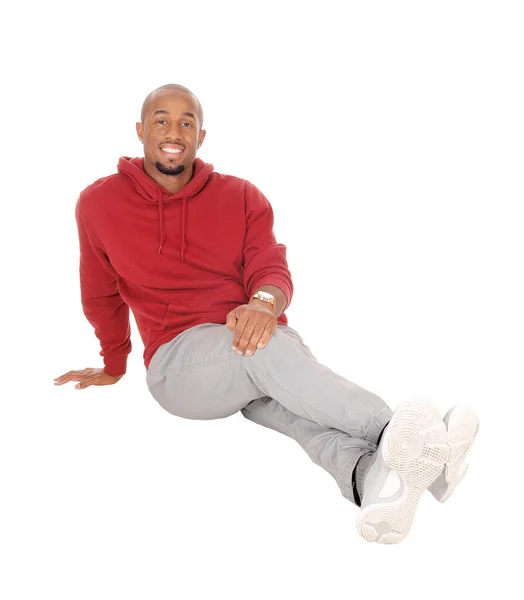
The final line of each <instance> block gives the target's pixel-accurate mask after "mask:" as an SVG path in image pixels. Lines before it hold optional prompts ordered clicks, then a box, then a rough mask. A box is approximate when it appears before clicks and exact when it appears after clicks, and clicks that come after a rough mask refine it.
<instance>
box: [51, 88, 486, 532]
mask: <svg viewBox="0 0 524 600" xmlns="http://www.w3.org/2000/svg"><path fill="white" fill-rule="evenodd" d="M202 126H203V112H202V107H201V105H200V102H199V101H198V99H197V98H196V97H195V96H194V95H193V94H192V93H191V92H190V91H189V90H188V89H186V88H184V87H183V86H180V85H174V84H170V85H166V86H163V87H161V88H158V89H156V90H154V91H153V92H152V93H151V94H149V96H148V97H147V98H146V100H145V101H144V104H143V107H142V114H141V122H140V123H137V125H136V130H137V134H138V137H139V139H140V141H141V142H142V143H143V145H144V158H143V159H140V158H127V157H122V158H121V159H120V161H119V163H118V173H116V174H114V175H110V176H109V177H105V178H102V179H100V180H98V181H96V182H95V183H93V184H92V185H90V186H89V187H87V188H86V189H85V190H84V191H83V192H82V193H81V194H80V198H79V200H78V202H77V205H76V220H77V224H78V233H79V240H80V283H81V297H82V305H83V310H84V313H85V315H86V317H87V319H88V320H89V322H90V323H91V325H92V326H93V327H94V330H95V334H96V335H97V337H98V339H99V340H100V344H101V348H102V350H101V352H100V354H101V356H103V359H104V368H103V369H102V368H96V369H84V370H81V371H70V372H69V373H66V374H65V375H62V376H61V377H58V378H57V379H56V380H55V383H56V385H63V384H64V383H67V382H71V381H75V382H77V385H76V388H78V389H85V388H87V387H89V386H92V385H112V384H114V383H117V382H118V381H119V380H120V379H121V377H122V376H123V375H124V374H125V372H126V362H127V356H128V354H129V353H130V352H131V340H130V326H129V310H130V309H131V310H132V311H133V314H134V316H135V319H136V322H137V326H138V329H139V331H140V335H141V338H142V340H143V342H144V347H145V350H144V362H145V366H146V368H147V385H148V389H149V390H150V392H151V394H152V395H153V397H154V398H155V399H156V400H157V401H158V402H159V403H160V405H161V406H162V407H163V408H164V409H166V410H167V411H168V412H170V413H172V414H174V415H177V416H180V417H184V418H187V419H219V418H224V417H227V416H229V415H232V414H234V413H236V412H237V411H241V412H242V414H243V415H244V416H245V417H246V418H248V419H250V420H252V421H254V422H256V423H259V424H261V425H264V426H266V427H269V428H272V429H275V430H277V431H280V432H282V433H284V434H286V435H288V436H290V437H292V438H293V439H295V440H296V441H297V442H298V443H299V444H300V445H301V446H302V447H303V448H304V450H305V451H306V452H307V454H308V455H309V457H310V458H311V460H313V461H314V462H315V463H316V464H318V465H320V466H322V467H323V468H324V469H326V470H327V471H328V472H329V473H331V475H332V476H333V477H334V478H335V480H336V482H337V484H338V485H339V487H340V490H341V492H342V494H343V495H344V497H345V498H347V499H348V500H350V501H351V502H354V503H356V504H357V505H359V506H361V511H360V514H359V517H358V521H357V526H358V530H359V532H360V533H361V535H362V536H363V537H364V538H365V539H366V540H368V541H376V542H380V543H386V544H391V543H397V542H400V541H401V540H403V539H404V538H405V537H406V535H407V534H408V532H409V530H410V527H411V523H412V521H413V518H414V515H415V511H416V508H417V505H418V502H419V499H420V497H421V495H422V494H423V493H424V491H425V490H427V489H429V490H430V492H431V493H432V494H433V495H434V496H435V497H436V498H437V499H438V500H440V501H442V502H443V501H445V500H446V499H447V498H448V497H449V495H450V494H451V493H452V492H453V490H454V489H455V487H456V485H457V484H458V483H459V482H460V480H461V479H462V477H463V476H464V473H465V471H466V463H465V457H466V454H467V452H468V451H469V449H470V447H471V445H472V444H473V442H474V440H475V436H476V433H477V429H478V420H477V417H476V415H475V413H474V412H473V411H472V410H471V409H468V408H465V407H455V408H453V409H451V410H450V411H449V412H448V413H447V414H446V416H445V417H444V419H442V416H441V415H440V413H439V412H438V411H437V410H436V408H435V407H433V406H432V405H430V404H428V403H425V402H417V401H413V402H406V403H403V404H401V405H400V406H399V407H398V409H397V410H396V411H395V413H394V414H393V412H392V411H391V409H390V408H389V407H388V406H387V405H386V404H385V403H384V401H383V400H382V399H381V398H379V397H378V396H376V395H374V394H372V393H370V392H368V391H366V390H364V389H362V388H360V387H359V386H357V385H355V384H354V383H351V382H349V381H346V380H345V379H343V378H342V377H340V376H339V375H337V374H335V373H333V372H332V371H330V370H329V369H328V368H327V367H325V366H322V365H320V364H319V363H318V362H317V361H316V360H315V358H314V357H313V355H312V354H311V352H310V350H309V349H308V348H307V346H306V345H305V344H304V342H303V340H302V339H301V337H300V336H299V334H298V333H297V332H296V331H295V330H294V329H292V328H291V327H289V325H288V321H287V317H286V315H285V310H286V309H287V307H288V306H289V304H290V302H291V298H292V295H293V283H292V280H291V275H290V272H289V269H288V265H287V262H286V247H285V246H284V245H282V244H279V243H277V242H276V239H275V236H274V234H273V211H272V208H271V205H270V203H269V202H268V200H267V199H266V198H265V197H264V195H263V194H262V193H261V192H260V191H259V190H258V189H257V188H256V187H255V186H254V185H253V184H251V183H250V182H248V181H246V180H243V179H239V178H236V177H233V176H229V175H222V174H219V173H216V172H214V171H213V165H211V164H206V163H204V162H203V161H202V160H201V159H199V158H197V157H196V154H197V150H198V149H199V148H200V146H201V145H202V143H203V141H204V138H205V135H206V132H205V130H204V129H202Z"/></svg>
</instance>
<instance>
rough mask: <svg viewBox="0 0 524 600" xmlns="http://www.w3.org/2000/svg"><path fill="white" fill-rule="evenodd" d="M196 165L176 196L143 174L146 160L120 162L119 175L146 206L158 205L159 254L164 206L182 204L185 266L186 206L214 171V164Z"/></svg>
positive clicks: (198, 163)
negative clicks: (148, 203) (178, 202)
mask: <svg viewBox="0 0 524 600" xmlns="http://www.w3.org/2000/svg"><path fill="white" fill-rule="evenodd" d="M193 165H194V174H193V178H192V179H191V181H190V182H189V183H188V184H187V185H185V186H184V187H183V188H182V189H181V190H179V191H178V192H177V193H176V194H170V193H169V192H168V191H166V190H165V189H164V188H163V187H162V186H160V185H159V184H158V183H157V182H156V181H155V180H154V179H151V177H149V175H147V173H146V172H145V171H144V159H143V158H129V157H128V156H122V157H121V158H120V160H119V161H118V172H119V173H120V174H121V175H124V176H125V177H127V178H128V179H130V180H131V183H132V184H133V187H134V188H135V190H136V192H137V194H138V195H139V196H140V198H142V199H143V200H144V201H145V202H150V203H151V204H157V205H158V228H159V238H160V246H159V248H158V253H159V254H160V253H161V252H162V247H163V245H164V219H163V209H164V205H165V204H166V203H170V202H173V201H180V202H182V216H181V223H180V230H181V243H180V256H181V258H182V262H184V254H185V251H186V229H187V223H186V221H187V219H186V214H187V202H188V201H189V200H191V198H193V197H195V196H196V195H197V194H198V193H199V192H200V191H201V190H202V189H203V187H204V186H205V185H206V183H207V181H208V179H209V177H210V176H211V173H213V170H214V167H213V165H212V164H211V163H205V162H204V161H203V160H201V159H200V158H196V159H195V162H194V163H193Z"/></svg>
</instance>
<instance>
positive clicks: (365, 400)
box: [147, 323, 392, 502]
mask: <svg viewBox="0 0 524 600" xmlns="http://www.w3.org/2000/svg"><path fill="white" fill-rule="evenodd" d="M232 342H233V333H232V332H231V331H229V329H227V327H226V326H225V325H219V324H214V323H205V324H203V325H197V326H196V327H192V328H190V329H187V330H186V331H184V332H183V333H181V334H180V335H178V336H177V337H176V338H175V339H173V340H172V341H170V342H168V343H166V344H164V345H163V346H161V347H160V348H159V349H158V350H157V351H156V353H155V355H154V356H153V359H152V361H151V363H150V365H149V369H148V372H147V386H148V388H149V391H150V392H151V394H152V395H153V397H154V398H155V399H156V400H157V402H158V403H159V404H160V405H161V406H162V407H163V408H164V409H165V410H167V411H168V412H170V413H171V414H173V415H176V416H178V417H183V418H186V419H221V418H224V417H228V416H230V415H233V414H235V413H236V412H238V411H239V410H240V411H241V412H242V414H243V415H244V416H245V417H246V418H247V419H249V420H251V421H254V422H255V423H258V424H260V425H264V426H265V427H269V428H270V429H274V430H276V431H279V432H281V433H284V434H285V435H287V436H289V437H291V438H293V439H294V440H296V441H297V442H298V443H299V444H300V445H301V446H302V448H304V450H305V451H306V452H307V454H308V456H309V457H310V458H311V460H312V461H313V462H314V463H316V464H317V465H320V466H321V467H323V468H324V469H326V471H328V472H329V473H331V475H332V476H333V477H334V478H335V481H336V482H337V484H338V486H339V487H340V490H341V492H342V495H343V496H344V497H345V498H347V499H348V500H350V501H352V502H354V495H353V490H352V485H351V483H352V481H351V478H352V473H353V469H354V468H355V465H356V463H357V461H358V459H359V458H360V457H361V456H362V455H363V454H365V453H369V452H370V451H373V450H376V448H377V439H378V436H379V434H380V432H381V431H382V429H383V428H384V426H385V425H386V424H387V423H388V422H389V420H390V419H391V415H392V411H391V410H390V408H388V406H387V405H386V404H385V403H384V401H383V400H382V399H381V398H379V397H378V396H375V395H374V394H372V393H370V392H367V391H366V390H364V389H362V388H361V387H359V386H358V385H355V384H354V383H351V382H349V381H347V380H346V379H344V378H343V377H341V376H340V375H337V374H336V373H333V371H331V370H330V369H328V368H327V367H325V366H323V365H321V364H319V363H318V362H317V361H316V359H315V357H314V356H313V355H312V354H311V352H310V350H309V348H308V347H307V346H306V345H305V344H304V342H303V341H302V338H301V337H300V336H299V334H298V333H297V332H296V331H295V330H294V329H292V328H291V327H288V326H287V325H278V327H277V329H276V331H275V332H274V334H273V336H272V338H271V339H270V341H269V343H268V344H267V346H266V347H265V348H263V349H261V350H260V349H257V351H256V352H255V354H254V355H253V356H247V355H243V356H240V355H238V354H237V353H236V351H234V350H233V348H232Z"/></svg>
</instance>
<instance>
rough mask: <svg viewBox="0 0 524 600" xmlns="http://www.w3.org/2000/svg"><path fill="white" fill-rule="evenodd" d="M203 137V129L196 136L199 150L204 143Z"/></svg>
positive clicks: (204, 132) (204, 135)
mask: <svg viewBox="0 0 524 600" xmlns="http://www.w3.org/2000/svg"><path fill="white" fill-rule="evenodd" d="M205 137H206V130H205V129H201V130H200V134H199V136H198V147H199V148H200V146H201V145H202V144H203V143H204V138H205Z"/></svg>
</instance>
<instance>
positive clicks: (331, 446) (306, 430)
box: [241, 396, 377, 503]
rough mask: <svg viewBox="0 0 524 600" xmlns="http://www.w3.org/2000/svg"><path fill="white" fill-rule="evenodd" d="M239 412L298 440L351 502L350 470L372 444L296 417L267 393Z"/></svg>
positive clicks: (374, 445)
mask: <svg viewBox="0 0 524 600" xmlns="http://www.w3.org/2000/svg"><path fill="white" fill-rule="evenodd" d="M241 412H242V414H243V415H244V417H246V419H249V420H250V421H253V422H254V423H258V424H259V425H263V426H264V427H268V428H269V429H273V430H275V431H279V432H280V433H283V434H285V435H287V436H288V437H290V438H292V439H294V440H295V441H296V442H298V443H299V444H300V446H302V448H303V449H304V450H305V451H306V453H307V455H308V456H309V458H310V459H311V460H312V461H313V462H314V463H315V464H317V465H319V466H320V467H323V468H324V469H325V470H326V471H327V472H328V473H330V475H331V476H332V477H333V478H334V479H335V481H336V482H337V484H338V487H339V488H340V491H341V492H342V495H343V496H344V498H346V499H347V500H349V501H350V502H353V503H354V502H355V491H354V489H353V477H352V476H353V471H354V469H355V466H356V464H357V462H358V460H359V458H361V457H362V456H363V455H364V454H367V453H369V452H372V451H374V450H376V447H377V446H376V444H373V443H372V442H368V441H366V440H361V439H359V438H351V437H349V435H347V434H346V433H343V432H341V431H338V430H336V429H330V428H329V427H325V426H324V425H319V424H318V423H314V422H313V421H309V420H308V419H304V418H302V417H299V416H297V415H295V414H294V413H292V412H291V411H289V410H287V409H285V408H284V407H283V406H282V405H281V404H279V403H278V402H277V401H276V400H274V399H273V398H270V397H269V396H264V397H262V398H258V399H257V400H253V401H252V402H250V403H249V404H248V405H247V406H246V407H245V408H243V409H242V411H241Z"/></svg>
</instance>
